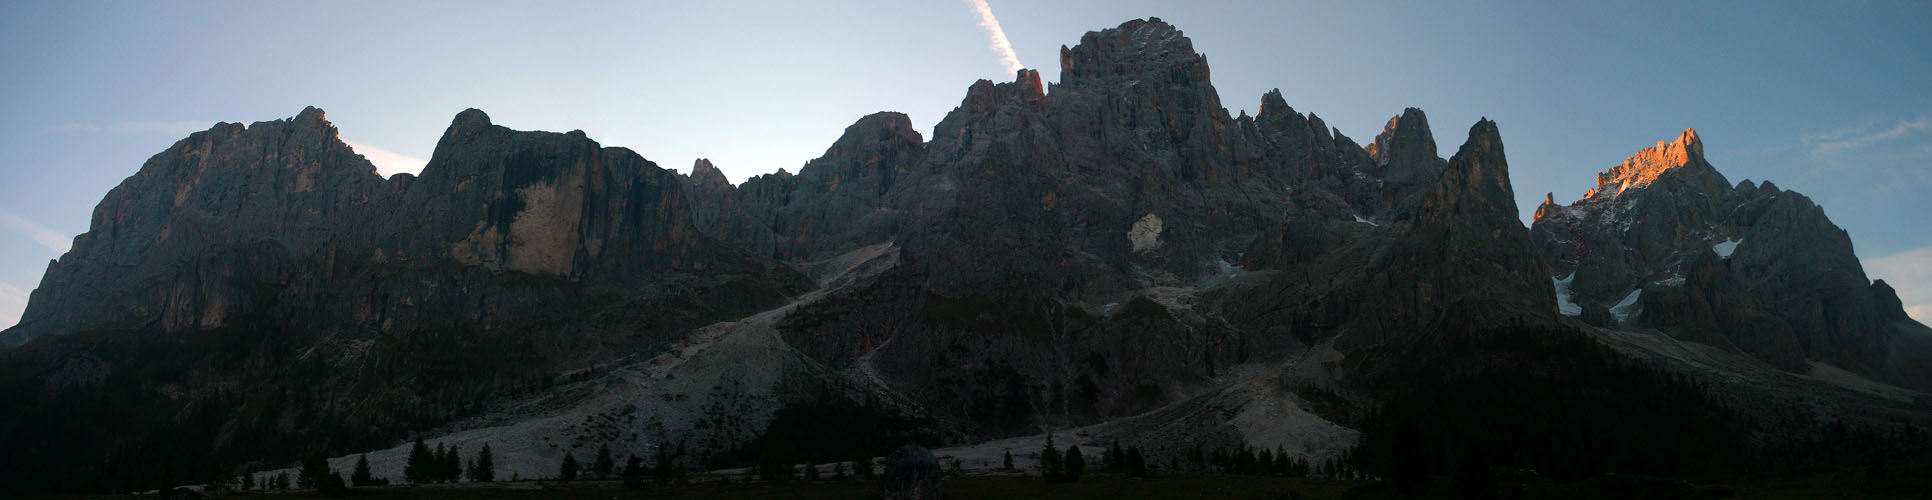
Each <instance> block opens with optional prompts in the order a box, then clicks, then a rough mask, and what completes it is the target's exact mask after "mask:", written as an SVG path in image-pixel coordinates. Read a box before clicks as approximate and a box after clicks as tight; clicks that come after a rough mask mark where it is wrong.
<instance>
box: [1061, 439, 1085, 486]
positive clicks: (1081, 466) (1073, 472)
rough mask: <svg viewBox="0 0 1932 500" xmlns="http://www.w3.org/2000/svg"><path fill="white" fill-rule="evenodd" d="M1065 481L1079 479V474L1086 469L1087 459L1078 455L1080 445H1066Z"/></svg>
mask: <svg viewBox="0 0 1932 500" xmlns="http://www.w3.org/2000/svg"><path fill="white" fill-rule="evenodd" d="M1066 462H1067V473H1066V478H1067V481H1079V480H1080V474H1081V473H1082V472H1086V470H1087V460H1086V458H1085V457H1082V456H1080V445H1077V444H1076V445H1073V446H1068V447H1067V458H1066Z"/></svg>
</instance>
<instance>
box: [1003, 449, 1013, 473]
mask: <svg viewBox="0 0 1932 500" xmlns="http://www.w3.org/2000/svg"><path fill="white" fill-rule="evenodd" d="M1001 455H1002V456H1001V457H1000V468H1002V469H1006V470H1013V450H1012V449H1007V450H1006V451H1005V452H1002V453H1001Z"/></svg>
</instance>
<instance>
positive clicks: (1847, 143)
mask: <svg viewBox="0 0 1932 500" xmlns="http://www.w3.org/2000/svg"><path fill="white" fill-rule="evenodd" d="M1926 132H1932V116H1920V117H1918V118H1917V119H1913V120H1899V121H1898V122H1897V123H1890V124H1888V123H1882V122H1880V123H1869V124H1866V125H1864V126H1859V127H1852V128H1847V129H1843V130H1838V131H1833V132H1829V133H1825V134H1819V135H1814V136H1810V137H1805V138H1804V139H1803V140H1804V143H1805V149H1806V151H1808V152H1809V153H1810V154H1811V155H1812V156H1830V155H1835V154H1838V153H1843V152H1847V151H1853V150H1858V149H1863V148H1867V147H1870V146H1873V145H1877V144H1880V143H1887V142H1891V141H1896V140H1899V139H1905V138H1910V137H1913V136H1915V135H1919V134H1924V133H1926Z"/></svg>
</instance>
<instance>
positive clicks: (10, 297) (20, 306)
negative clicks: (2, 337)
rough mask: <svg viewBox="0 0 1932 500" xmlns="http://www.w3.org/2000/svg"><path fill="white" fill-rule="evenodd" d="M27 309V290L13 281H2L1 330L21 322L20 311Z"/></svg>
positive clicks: (0, 302) (0, 292)
mask: <svg viewBox="0 0 1932 500" xmlns="http://www.w3.org/2000/svg"><path fill="white" fill-rule="evenodd" d="M26 310H27V291H26V290H22V289H20V287H17V286H13V284H12V283H6V282H0V330H3V329H7V328H12V327H13V325H15V324H18V323H20V313H22V312H24V311H26Z"/></svg>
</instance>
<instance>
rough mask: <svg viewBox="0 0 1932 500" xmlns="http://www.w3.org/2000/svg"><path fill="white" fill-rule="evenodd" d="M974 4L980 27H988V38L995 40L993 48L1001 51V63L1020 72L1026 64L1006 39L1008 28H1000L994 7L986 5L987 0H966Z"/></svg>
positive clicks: (1008, 68)
mask: <svg viewBox="0 0 1932 500" xmlns="http://www.w3.org/2000/svg"><path fill="white" fill-rule="evenodd" d="M966 3H968V4H972V6H973V12H975V13H978V14H979V27H981V28H985V29H986V38H987V39H988V41H991V42H993V50H994V51H996V52H999V53H1000V64H1004V65H1006V71H1008V72H1019V71H1020V69H1022V68H1025V67H1026V65H1023V64H1020V55H1019V54H1015V53H1013V43H1012V42H1008V41H1006V30H1004V29H1001V28H1000V20H999V18H996V17H993V8H992V7H988V6H986V0H966Z"/></svg>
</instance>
